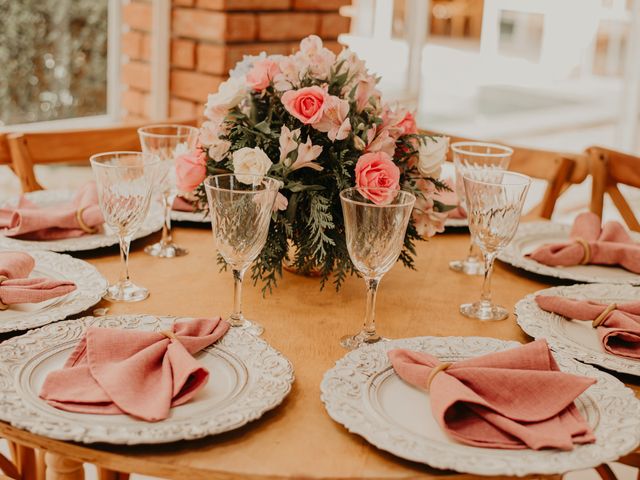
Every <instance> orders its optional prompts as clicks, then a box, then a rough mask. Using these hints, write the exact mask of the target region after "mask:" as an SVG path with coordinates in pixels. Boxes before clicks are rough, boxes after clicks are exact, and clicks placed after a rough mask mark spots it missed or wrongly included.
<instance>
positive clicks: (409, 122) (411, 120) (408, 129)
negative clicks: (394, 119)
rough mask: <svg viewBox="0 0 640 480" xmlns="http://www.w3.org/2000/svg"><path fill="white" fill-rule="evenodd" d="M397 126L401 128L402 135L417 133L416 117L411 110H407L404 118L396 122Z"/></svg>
mask: <svg viewBox="0 0 640 480" xmlns="http://www.w3.org/2000/svg"><path fill="white" fill-rule="evenodd" d="M398 128H401V129H402V133H401V134H400V135H401V136H402V135H410V134H416V133H418V127H417V125H416V119H415V117H414V116H413V115H412V113H411V112H407V114H406V115H405V116H404V118H403V119H402V120H401V121H400V123H398Z"/></svg>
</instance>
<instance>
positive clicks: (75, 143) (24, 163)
mask: <svg viewBox="0 0 640 480" xmlns="http://www.w3.org/2000/svg"><path fill="white" fill-rule="evenodd" d="M150 123H177V124H181V125H192V126H195V125H196V120H195V119H189V120H167V121H166V122H147V123H146V125H149V124H150ZM141 126H143V125H125V126H116V127H109V128H99V129H84V130H66V131H53V132H52V131H47V132H32V133H10V134H8V135H7V143H8V147H9V152H10V154H11V162H12V165H13V170H14V172H15V173H16V175H17V176H18V178H19V179H20V185H21V188H22V191H23V192H32V191H34V190H42V186H41V185H40V184H39V183H38V181H37V179H36V176H35V174H34V165H37V164H55V163H86V162H88V161H89V157H90V156H91V155H93V154H95V153H99V152H109V151H114V150H135V151H140V141H139V140H138V132H137V129H138V127H141ZM1 158H2V151H1V150H0V161H1Z"/></svg>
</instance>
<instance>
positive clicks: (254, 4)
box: [197, 0, 291, 11]
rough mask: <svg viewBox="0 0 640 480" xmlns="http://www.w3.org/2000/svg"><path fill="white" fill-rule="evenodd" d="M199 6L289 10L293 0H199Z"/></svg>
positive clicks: (222, 8) (215, 8)
mask: <svg viewBox="0 0 640 480" xmlns="http://www.w3.org/2000/svg"><path fill="white" fill-rule="evenodd" d="M197 6H198V7H200V8H208V9H211V10H224V11H233V10H252V11H257V10H287V9H288V8H289V7H290V6H291V0H197Z"/></svg>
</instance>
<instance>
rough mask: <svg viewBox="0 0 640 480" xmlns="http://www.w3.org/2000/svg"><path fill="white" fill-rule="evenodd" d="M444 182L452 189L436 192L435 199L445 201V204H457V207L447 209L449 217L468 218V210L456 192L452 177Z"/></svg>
mask: <svg viewBox="0 0 640 480" xmlns="http://www.w3.org/2000/svg"><path fill="white" fill-rule="evenodd" d="M444 183H445V184H446V185H447V186H448V187H449V188H450V189H451V191H448V190H443V191H438V192H436V193H435V199H436V200H438V201H440V202H442V203H444V204H445V205H456V207H455V208H452V209H451V210H449V211H447V217H448V218H455V219H462V218H467V212H466V211H465V209H464V208H462V205H460V199H459V198H458V194H457V192H456V187H455V184H454V183H453V182H452V181H451V179H449V178H447V179H446V180H444Z"/></svg>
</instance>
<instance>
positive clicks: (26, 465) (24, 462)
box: [14, 445, 38, 480]
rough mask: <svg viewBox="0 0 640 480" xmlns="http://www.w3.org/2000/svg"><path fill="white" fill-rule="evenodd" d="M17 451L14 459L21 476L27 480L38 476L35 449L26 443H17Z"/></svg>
mask: <svg viewBox="0 0 640 480" xmlns="http://www.w3.org/2000/svg"><path fill="white" fill-rule="evenodd" d="M15 452H16V453H15V458H14V461H15V464H16V467H17V468H18V472H20V476H21V478H23V479H25V480H28V479H32V478H33V479H35V478H38V477H37V470H38V469H37V466H36V452H35V450H34V449H33V448H30V447H25V446H24V445H16V446H15Z"/></svg>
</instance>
